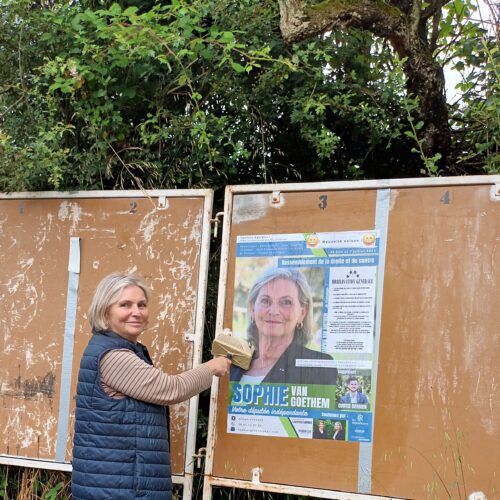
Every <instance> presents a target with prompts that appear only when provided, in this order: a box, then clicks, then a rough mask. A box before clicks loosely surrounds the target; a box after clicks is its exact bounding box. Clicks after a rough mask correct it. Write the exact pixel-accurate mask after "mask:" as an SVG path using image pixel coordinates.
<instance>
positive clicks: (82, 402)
mask: <svg viewBox="0 0 500 500" xmlns="http://www.w3.org/2000/svg"><path fill="white" fill-rule="evenodd" d="M112 349H130V350H131V351H133V352H135V354H136V355H137V356H139V357H140V358H141V359H143V360H144V361H146V362H147V363H149V364H152V362H151V358H150V357H149V354H148V352H147V350H146V348H145V347H144V346H142V345H141V344H133V343H131V342H128V341H127V340H125V339H123V338H122V337H120V336H119V335H117V334H116V333H113V332H109V331H108V332H99V333H94V335H93V336H92V339H91V340H90V342H89V344H88V346H87V348H86V349H85V352H84V354H83V358H82V361H81V363H80V372H79V374H78V386H77V395H76V415H75V416H76V419H75V434H74V440H73V473H72V478H71V488H72V493H73V499H74V500H79V499H81V500H105V499H113V500H117V499H120V500H128V499H132V498H142V499H147V500H168V499H171V498H172V475H171V469H170V452H169V444H168V417H167V411H166V408H165V407H163V406H158V405H153V404H149V403H144V402H142V401H138V400H136V399H132V398H129V397H127V398H125V399H112V398H110V397H108V396H106V394H105V393H104V391H103V390H102V388H101V384H100V381H99V362H100V359H101V357H102V355H103V354H104V353H105V352H107V351H110V350H112Z"/></svg>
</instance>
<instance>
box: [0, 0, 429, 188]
mask: <svg viewBox="0 0 500 500" xmlns="http://www.w3.org/2000/svg"><path fill="white" fill-rule="evenodd" d="M4 3H5V5H6V7H8V8H7V9H5V12H6V14H5V15H2V17H0V19H1V22H2V26H3V27H4V28H5V29H4V30H2V33H3V34H2V35H0V37H1V43H2V45H3V46H5V47H7V48H8V49H9V50H7V51H6V60H5V61H4V62H5V64H3V65H2V66H3V68H4V69H2V73H1V80H0V85H1V88H2V90H1V92H2V94H0V95H1V97H0V99H1V101H0V106H1V108H0V109H1V111H0V113H1V116H2V121H1V122H0V153H1V156H0V189H2V190H4V191H11V190H41V189H110V188H128V187H139V188H141V187H150V188H151V187H154V188H159V187H163V188H171V187H200V186H203V187H208V186H209V187H212V188H214V189H221V188H222V187H223V186H224V185H226V184H228V183H232V184H236V183H252V182H275V181H282V182H286V181H293V180H303V181H308V180H333V179H345V178H348V179H357V178H373V177H394V176H399V177H401V176H412V175H413V176H415V175H420V170H421V169H422V168H423V167H422V158H419V156H418V155H415V154H413V153H412V152H411V148H412V147H415V143H414V141H413V140H412V139H414V138H412V137H411V135H409V134H408V133H407V132H408V131H411V124H410V123H409V122H408V118H407V113H406V110H407V109H408V105H409V103H410V101H409V100H408V98H407V97H406V96H405V91H404V76H403V72H402V70H401V65H400V64H398V63H397V62H395V60H394V55H393V53H392V51H391V49H390V48H389V47H388V46H387V45H386V44H384V43H383V42H382V41H381V40H379V39H377V38H376V37H374V36H373V35H371V34H367V33H361V32H357V31H354V30H352V31H347V32H338V31H335V32H332V33H329V34H328V35H325V36H323V37H320V38H316V39H314V40H309V41H308V42H303V43H298V44H294V45H293V46H287V45H285V44H284V43H283V41H282V40H281V37H280V34H279V30H278V26H277V23H276V21H277V17H278V12H277V6H276V3H275V2H271V1H264V2H256V1H255V0H246V1H244V2H239V3H237V4H229V3H228V2H224V1H201V0H198V1H196V2H184V1H175V2H172V3H169V4H162V3H156V2H150V5H148V6H147V7H142V8H141V9H139V8H138V7H137V6H136V5H131V2H129V3H127V2H122V3H121V4H117V3H113V4H110V3H105V2H93V3H92V2H83V3H70V4H65V3H63V2H53V3H50V4H43V5H42V6H40V5H37V4H33V3H32V2H31V1H29V0H22V1H21V2H14V1H13V0H4ZM96 3H97V5H96ZM28 5H31V8H30V9H27V6H28ZM18 33H20V34H21V35H18ZM35 47H36V49H35ZM16 55H18V56H19V57H18V58H17V60H16Z"/></svg>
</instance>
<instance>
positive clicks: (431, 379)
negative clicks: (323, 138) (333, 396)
mask: <svg viewBox="0 0 500 500" xmlns="http://www.w3.org/2000/svg"><path fill="white" fill-rule="evenodd" d="M357 232H367V233H370V232H372V233H373V235H374V237H377V241H378V243H377V245H378V246H377V258H378V265H377V269H376V289H375V291H374V294H375V303H376V305H375V320H374V323H373V342H374V344H373V350H372V351H370V359H371V360H372V361H373V369H372V372H371V379H370V384H367V385H366V387H368V391H369V393H368V396H369V398H370V404H371V406H370V411H371V417H372V420H371V426H372V428H371V429H372V436H371V439H359V440H356V436H355V435H354V434H353V433H352V432H351V431H352V430H353V428H354V426H353V420H352V417H353V416H354V415H355V414H356V413H355V412H353V411H352V410H349V411H347V412H346V415H347V417H346V420H344V421H345V422H348V423H350V424H351V426H350V431H349V433H350V435H349V437H348V438H346V440H345V441H343V442H336V441H334V440H332V439H326V440H318V439H309V438H310V437H311V435H310V432H311V430H312V421H313V420H314V419H313V418H312V417H311V416H310V415H313V414H315V415H317V416H319V418H324V419H326V420H328V419H332V418H333V419H334V420H336V419H338V418H343V417H345V415H343V414H342V412H343V411H344V410H343V408H342V407H346V405H342V404H340V403H339V401H340V400H338V401H337V402H336V403H335V405H334V410H333V411H332V409H331V408H330V409H328V411H324V412H323V413H317V414H316V413H314V412H313V411H311V413H310V415H309V418H308V417H306V418H304V419H302V420H301V421H298V419H295V421H294V420H293V418H292V417H289V418H288V421H287V422H286V424H285V423H282V426H283V429H285V430H284V431H283V433H286V432H288V436H294V437H293V438H292V437H275V435H278V433H277V431H276V428H275V427H273V426H274V425H275V424H274V423H272V424H271V423H266V422H271V421H269V420H266V419H267V418H268V417H267V416H264V417H262V416H261V415H262V414H264V415H266V413H265V412H267V414H268V413H269V410H271V412H272V411H273V404H275V403H274V402H269V403H265V402H264V403H261V405H260V407H258V406H256V405H254V403H255V401H254V400H248V401H249V402H248V404H247V406H245V405H242V403H241V398H240V399H238V398H237V397H236V396H235V394H236V395H238V396H239V394H241V392H237V391H242V390H243V391H244V390H245V389H246V388H247V387H246V385H249V387H251V384H246V385H245V384H244V383H241V384H240V385H239V386H238V388H237V389H236V387H235V385H234V384H233V385H231V386H230V384H229V382H228V380H222V381H220V382H219V381H216V382H214V386H213V388H212V390H213V394H212V406H211V415H210V423H209V429H210V433H209V442H208V447H207V449H208V451H207V465H206V476H205V487H204V498H205V499H209V498H210V497H211V494H212V488H214V487H238V488H246V489H255V490H262V491H275V492H281V493H294V494H302V495H308V496H315V497H317V498H340V499H343V498H346V499H347V498H364V497H365V496H366V495H370V496H369V498H373V495H375V496H379V497H398V498H400V497H403V498H424V497H428V496H432V495H435V496H437V497H441V498H443V497H451V496H452V495H453V496H460V497H461V498H464V497H466V496H467V495H469V494H470V493H471V492H472V491H476V490H479V491H483V492H485V493H486V495H487V496H488V498H490V497H492V498H493V497H494V496H495V495H496V494H497V493H498V489H499V478H498V464H499V463H500V452H499V448H498V446H497V444H496V443H497V441H498V439H497V436H498V433H499V431H500V411H499V404H500V403H499V397H498V396H499V392H498V387H497V386H498V380H499V377H500V365H499V363H498V357H499V356H500V350H499V349H500V328H499V326H498V309H499V306H500V302H499V296H500V293H499V292H500V176H481V177H460V178H448V179H445V178H437V179H407V180H387V181H360V182H334V183H321V184H283V185H272V186H269V185H267V186H229V187H228V188H227V190H226V208H225V220H224V234H223V238H224V242H223V248H224V252H223V255H222V257H221V277H220V283H219V310H218V313H219V314H218V319H217V331H218V332H222V331H223V330H225V329H229V330H231V329H234V328H239V326H238V324H237V321H236V319H237V316H236V314H237V311H239V312H238V314H241V315H244V314H245V312H244V307H243V308H242V307H241V303H242V302H241V300H240V299H239V298H238V295H239V294H241V290H242V289H248V285H245V286H239V280H242V279H243V278H241V275H242V273H241V268H242V266H243V267H244V264H245V262H246V261H245V262H243V257H242V255H243V256H245V255H249V254H248V252H253V253H250V255H253V256H260V257H259V258H260V259H263V261H266V259H267V261H268V260H269V258H268V257H263V256H265V255H275V256H277V255H282V254H280V253H279V251H278V250H276V248H279V245H281V244H282V243H281V242H283V241H287V242H289V241H292V242H296V240H297V235H304V236H305V238H304V239H306V241H307V237H308V236H309V235H311V234H313V235H315V236H317V237H319V239H320V240H321V238H322V237H323V236H324V235H325V234H327V235H333V237H334V238H335V236H336V235H341V236H342V235H344V234H346V233H347V234H354V235H357ZM339 238H340V236H339ZM299 239H300V238H299ZM254 241H258V242H260V243H259V245H260V247H259V246H258V245H254V246H251V245H252V242H254ZM315 241H317V238H316V240H315ZM273 244H274V247H273V246H272V245H273ZM287 244H288V245H289V246H288V247H286V248H288V250H287V251H286V252H289V254H290V255H291V254H292V253H293V252H292V249H293V248H295V247H293V246H292V244H291V243H287ZM242 245H247V246H246V247H244V246H242ZM266 245H267V246H266ZM261 247H262V248H263V249H262V248H261ZM248 249H250V250H248ZM245 252H247V253H245ZM266 252H268V253H267V254H266ZM269 252H271V253H269ZM272 252H277V253H272ZM286 252H285V254H284V255H288V254H287V253H286ZM299 254H300V252H299ZM351 254H352V255H358V254H357V253H356V251H351ZM308 255H311V256H314V255H315V254H314V252H310V253H309V254H308ZM325 255H334V253H332V254H325ZM358 256H359V255H358ZM292 257H293V258H296V257H297V256H296V255H292ZM256 260H257V257H255V261H256ZM276 260H277V257H276ZM292 260H293V259H292V258H290V259H282V262H281V264H280V265H282V266H288V265H289V263H290V261H292ZM316 260H317V259H316ZM316 260H314V262H313V260H312V259H308V260H307V262H308V264H307V265H310V266H315V265H317V264H318V263H317V262H316ZM330 260H332V259H330ZM267 261H266V262H267ZM242 262H243V264H242ZM256 265H257V266H258V264H256ZM307 265H305V267H307ZM340 266H341V268H342V269H345V271H346V273H349V272H351V271H352V272H353V273H356V272H357V271H358V269H359V268H358V266H357V265H352V263H351V264H342V265H340ZM342 266H343V267H342ZM332 269H334V268H333V267H332V268H331V269H330V273H331V272H333V271H332ZM252 272H254V273H255V271H252ZM335 272H336V271H335ZM236 273H240V274H238V275H237V276H236ZM347 281H348V280H347ZM331 283H335V280H332V281H331ZM237 285H238V286H239V288H238V290H237V291H236V287H237ZM245 287H246V288H245ZM334 295H335V294H333V296H334ZM334 298H335V297H334ZM238 301H239V302H238ZM238 308H239V309H238ZM346 311H347V313H348V312H349V310H348V306H345V307H344V309H341V312H346ZM353 311H355V309H353ZM351 312H352V311H351ZM328 314H329V313H328V311H327V315H328ZM333 316H334V315H332V318H331V319H330V322H331V325H330V328H332V329H334V328H335V327H336V321H337V319H335V317H333ZM235 318H236V319H235ZM247 319H248V318H247ZM327 337H328V334H327ZM333 357H334V358H335V355H334V356H333ZM358 358H359V359H360V360H362V356H361V355H360V356H359V357H358ZM337 360H338V361H336V363H338V368H339V379H338V380H337V387H341V385H342V381H343V380H344V379H342V378H340V376H341V374H342V373H346V372H345V371H343V370H342V367H343V366H345V365H342V364H341V360H342V358H338V357H337ZM359 363H361V361H359ZM347 371H349V370H347ZM354 372H356V370H354ZM318 373H319V371H318ZM359 373H361V371H358V372H357V374H358V375H359ZM358 379H363V380H364V378H363V377H358ZM284 387H285V388H284V390H285V391H286V390H287V389H288V387H287V386H286V385H285V386H284ZM339 390H340V389H339ZM342 390H343V388H342ZM254 394H255V392H254ZM266 404H267V407H266ZM287 404H288V400H287V402H285V403H283V405H284V406H286V405H287ZM238 405H239V406H238ZM347 406H348V407H349V405H347ZM349 408H350V407H349ZM252 410H256V412H255V413H258V412H260V413H258V415H259V416H258V418H257V417H255V415H252V414H251V412H252ZM280 411H281V408H280ZM237 412H242V413H245V414H244V419H242V420H241V423H240V420H239V416H238V413H237ZM306 413H307V412H304V415H305V414H306ZM282 414H283V415H285V416H286V415H287V413H286V412H285V413H282ZM288 414H293V413H291V412H289V413H288ZM356 415H361V417H360V418H361V420H362V419H363V416H364V415H368V413H357V414H356ZM271 418H273V417H271ZM232 422H234V425H233V423H232ZM248 422H250V423H248ZM263 422H264V423H263ZM308 422H309V423H308ZM238 425H239V427H238ZM307 425H310V430H309V431H308V430H307V429H306V430H304V427H305V426H307ZM244 426H246V427H244ZM290 427H294V429H292V430H291V431H290V430H289V429H290ZM283 429H281V430H283ZM294 431H295V432H294ZM308 432H309V434H308ZM266 433H267V434H266ZM273 433H274V434H273ZM283 433H282V434H281V435H283ZM301 436H302V437H305V438H302V439H301V438H300V437H301ZM330 437H331V435H330ZM368 438H369V436H368Z"/></svg>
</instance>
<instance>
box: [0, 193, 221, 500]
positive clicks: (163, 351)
mask: <svg viewBox="0 0 500 500" xmlns="http://www.w3.org/2000/svg"><path fill="white" fill-rule="evenodd" d="M211 210H212V192H211V191H209V190H189V191H181V190H175V191H165V190H164V191H149V192H141V191H105V192H100V191H95V192H86V193H84V192H80V193H11V194H4V195H1V196H0V214H1V215H0V239H1V248H2V251H1V253H0V311H1V313H0V317H1V319H0V329H1V331H2V346H1V349H0V380H1V381H2V386H1V399H2V405H1V407H0V425H1V430H2V432H1V436H2V437H1V438H0V443H1V444H0V463H4V464H12V465H21V466H27V467H40V468H46V469H56V470H71V464H70V461H71V441H72V428H73V413H74V400H73V397H74V394H75V387H76V378H77V372H78V366H79V360H80V357H81V355H82V352H83V349H84V348H85V346H86V344H87V342H88V339H89V335H90V331H89V326H88V322H87V321H86V311H87V309H88V306H89V301H90V297H91V294H92V291H93V290H94V288H95V286H96V285H97V283H98V282H99V281H100V280H101V279H102V278H103V277H104V276H105V275H107V274H109V273H110V272H113V271H121V272H138V273H140V274H141V275H142V276H143V277H144V278H145V279H146V281H147V282H148V283H149V284H150V285H151V287H152V289H153V300H152V303H151V319H150V322H149V328H148V330H147V331H146V332H145V334H144V342H145V343H146V344H147V345H148V346H149V347H150V352H151V354H152V358H153V360H154V362H155V364H156V365H157V366H159V367H162V368H164V369H165V370H166V371H168V372H169V373H179V372H181V371H184V370H186V369H190V368H192V367H193V366H195V365H197V364H198V363H200V361H201V355H202V344H203V342H202V338H203V325H204V308H205V293H206V277H207V269H208V248H209V243H210V217H211ZM197 405H198V399H197V397H195V398H192V399H191V400H190V401H187V402H185V403H183V404H179V405H175V406H174V407H173V408H172V413H171V415H172V418H171V429H170V433H171V445H172V453H171V456H172V472H173V480H174V482H175V483H179V484H182V485H183V487H184V498H186V499H188V498H191V496H192V494H191V493H192V479H193V474H192V473H193V455H194V453H195V439H196V420H197Z"/></svg>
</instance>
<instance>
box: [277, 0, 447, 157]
mask: <svg viewBox="0 0 500 500" xmlns="http://www.w3.org/2000/svg"><path fill="white" fill-rule="evenodd" d="M450 1H451V0H430V1H429V2H421V1H420V0H414V1H409V0H393V1H382V0H356V1H351V2H345V1H343V0H326V1H324V2H321V3H319V4H318V3H314V2H312V3H308V2H306V1H304V0H280V2H279V3H280V11H281V31H282V33H283V36H284V38H285V40H287V41H288V42H293V41H297V40H302V39H305V38H309V37H311V36H316V35H318V34H321V33H324V32H326V31H329V30H332V29H336V28H342V29H346V28H352V27H354V28H357V29H361V30H366V31H369V32H371V33H373V34H375V35H377V36H379V37H381V38H383V39H385V40H387V41H388V42H390V44H391V45H392V47H393V48H394V50H395V51H396V53H397V54H398V56H399V57H400V58H401V59H402V60H404V64H403V68H404V72H405V75H406V78H407V89H408V93H409V95H411V96H415V97H416V98H417V99H418V108H417V109H416V111H417V113H416V119H417V120H418V121H420V120H422V121H423V127H422V133H423V136H424V137H423V138H424V141H423V149H424V153H425V154H426V155H429V156H431V155H434V154H436V153H439V154H440V155H441V156H442V157H443V158H444V157H446V156H447V154H448V152H449V149H450V140H451V130H450V125H449V116H448V108H447V105H446V98H445V93H444V88H445V80H444V74H443V68H442V67H441V65H440V64H439V63H438V62H437V61H436V59H435V57H434V55H433V53H434V51H435V50H436V48H437V38H438V33H439V32H438V26H439V21H440V18H441V15H442V8H443V6H444V5H446V4H447V3H449V2H450ZM429 24H431V25H432V26H431V28H430V27H429Z"/></svg>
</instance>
